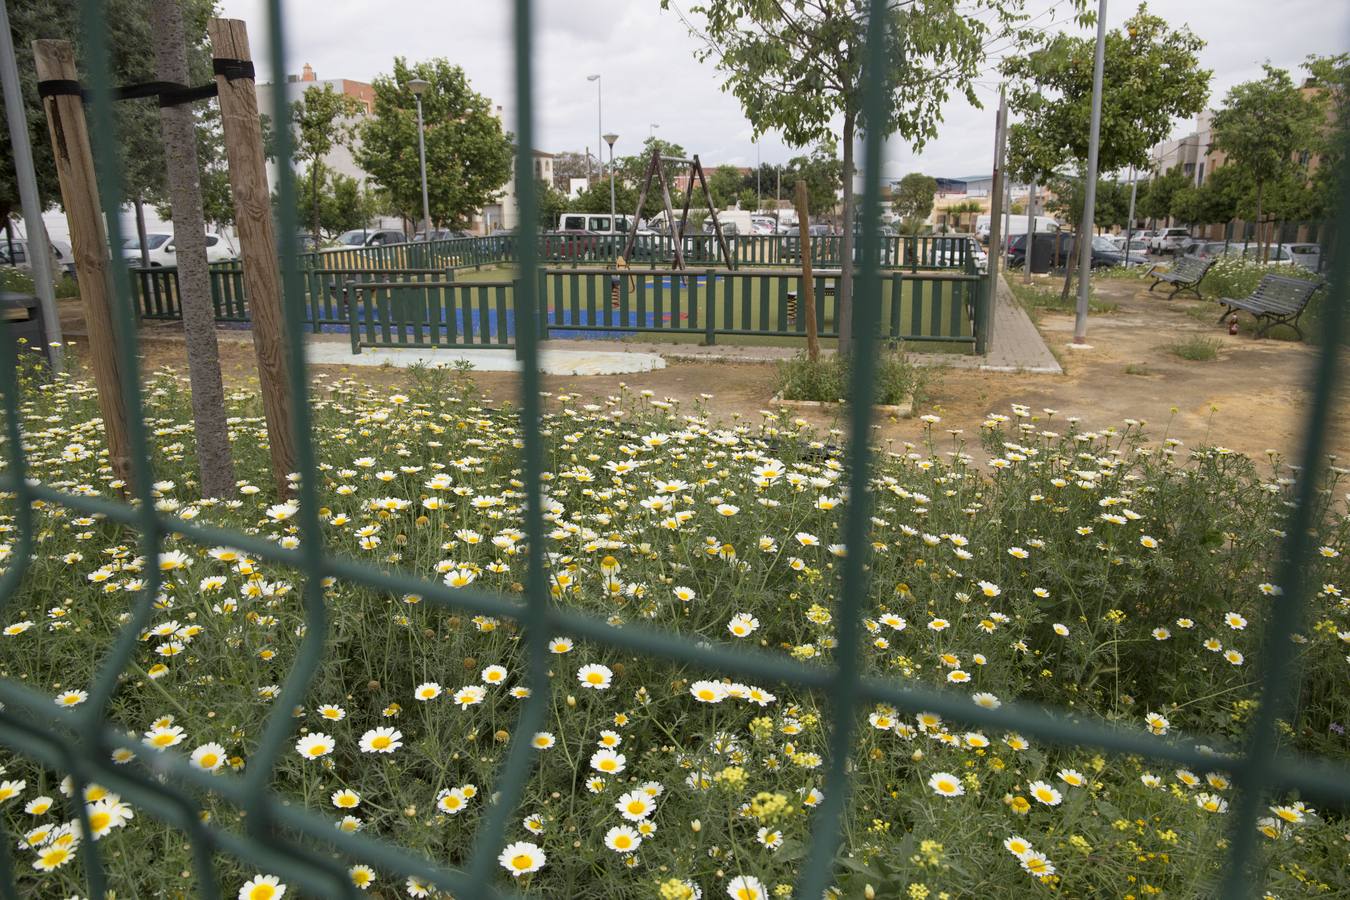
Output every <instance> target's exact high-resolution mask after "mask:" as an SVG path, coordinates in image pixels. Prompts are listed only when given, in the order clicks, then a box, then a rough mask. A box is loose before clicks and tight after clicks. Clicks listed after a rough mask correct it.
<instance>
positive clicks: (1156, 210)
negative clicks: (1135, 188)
mask: <svg viewBox="0 0 1350 900" xmlns="http://www.w3.org/2000/svg"><path fill="white" fill-rule="evenodd" d="M1191 183H1192V182H1191V177H1190V176H1189V175H1187V174H1186V173H1185V172H1183V171H1182V170H1181V166H1173V167H1172V168H1170V169H1168V170H1167V171H1166V172H1164V173H1163V174H1162V175H1157V176H1154V177H1153V178H1152V179H1150V180H1149V181H1148V182H1146V183H1145V184H1142V185H1140V187H1139V194H1138V196H1137V197H1136V198H1135V204H1134V209H1135V212H1136V213H1138V214H1139V215H1140V216H1142V217H1143V218H1145V219H1150V220H1153V221H1158V220H1161V219H1166V218H1167V217H1168V216H1170V215H1171V214H1172V198H1173V197H1175V196H1176V193H1177V191H1180V190H1183V189H1185V188H1186V187H1189V186H1190V185H1191Z"/></svg>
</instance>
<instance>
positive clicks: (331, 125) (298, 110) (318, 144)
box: [291, 84, 361, 235]
mask: <svg viewBox="0 0 1350 900" xmlns="http://www.w3.org/2000/svg"><path fill="white" fill-rule="evenodd" d="M360 109H361V104H360V103H358V102H357V100H356V98H355V97H348V96H347V95H346V94H339V93H338V92H337V91H335V90H333V86H332V85H329V84H325V85H324V86H323V87H322V88H320V87H318V86H314V87H309V88H306V89H305V93H304V94H303V95H301V97H300V99H299V100H296V101H295V102H294V103H292V104H291V122H292V124H293V125H294V128H295V144H294V146H293V148H292V151H291V158H292V159H293V160H294V161H295V162H296V163H298V164H303V165H305V167H306V168H307V169H308V181H309V185H308V191H309V198H310V208H309V210H308V213H309V215H308V220H309V223H310V231H311V233H313V234H316V235H317V234H318V233H319V231H320V230H321V229H322V224H323V223H322V222H321V219H322V211H321V210H320V208H319V207H320V193H321V192H322V190H323V185H324V181H325V177H326V172H327V169H326V167H325V166H324V159H325V158H326V157H327V156H328V154H329V153H331V152H333V148H334V147H339V146H350V145H351V141H352V138H353V136H354V135H355V127H354V125H353V124H352V123H351V122H350V121H349V120H350V119H352V118H353V117H355V115H356V114H357V112H358V111H359V110H360ZM305 219H306V216H305V215H304V214H301V215H300V220H301V221H305ZM352 227H357V226H352ZM343 230H345V229H343Z"/></svg>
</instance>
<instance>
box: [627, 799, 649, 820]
mask: <svg viewBox="0 0 1350 900" xmlns="http://www.w3.org/2000/svg"><path fill="white" fill-rule="evenodd" d="M646 808H647V804H645V803H643V802H642V801H641V800H632V801H630V802H629V804H628V811H629V812H630V813H632V814H633V815H635V816H636V815H638V814H639V813H641V812H642V811H643V810H645V809H646Z"/></svg>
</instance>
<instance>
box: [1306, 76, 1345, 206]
mask: <svg viewBox="0 0 1350 900" xmlns="http://www.w3.org/2000/svg"><path fill="white" fill-rule="evenodd" d="M1303 65H1304V68H1306V69H1307V70H1308V72H1309V74H1310V75H1311V76H1312V81H1313V84H1314V86H1316V87H1318V88H1320V89H1322V90H1324V91H1326V95H1325V98H1324V100H1323V102H1324V103H1326V104H1327V105H1328V109H1327V114H1328V119H1329V125H1328V127H1324V128H1322V129H1320V130H1319V132H1318V136H1317V140H1316V141H1315V144H1314V150H1315V152H1316V154H1317V157H1318V159H1317V168H1316V169H1314V170H1313V173H1312V179H1311V180H1312V188H1313V202H1312V207H1313V208H1312V209H1311V210H1310V211H1309V212H1310V215H1309V218H1314V219H1321V220H1322V221H1326V222H1329V221H1333V220H1335V218H1336V207H1337V204H1338V201H1339V199H1340V190H1339V185H1338V179H1339V178H1341V177H1343V173H1344V172H1345V165H1346V162H1345V144H1344V143H1343V142H1342V141H1341V140H1338V138H1340V137H1342V136H1344V135H1346V134H1350V53H1340V54H1336V55H1334V56H1310V57H1308V59H1307V60H1306V61H1305V62H1304V64H1303Z"/></svg>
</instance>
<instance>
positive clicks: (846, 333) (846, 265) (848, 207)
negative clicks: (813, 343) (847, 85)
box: [835, 112, 856, 356]
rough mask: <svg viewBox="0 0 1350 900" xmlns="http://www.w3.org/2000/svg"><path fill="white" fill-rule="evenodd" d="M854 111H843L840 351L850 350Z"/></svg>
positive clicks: (838, 307)
mask: <svg viewBox="0 0 1350 900" xmlns="http://www.w3.org/2000/svg"><path fill="white" fill-rule="evenodd" d="M855 121H856V120H855V114H854V113H851V112H846V113H844V233H843V237H842V238H841V239H840V241H839V256H840V257H841V258H840V260H839V292H838V295H837V296H836V297H835V308H836V310H837V312H836V314H835V327H836V328H837V329H838V331H839V353H840V354H841V355H845V356H847V355H848V352H849V351H850V350H852V349H853V132H854V127H855Z"/></svg>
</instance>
